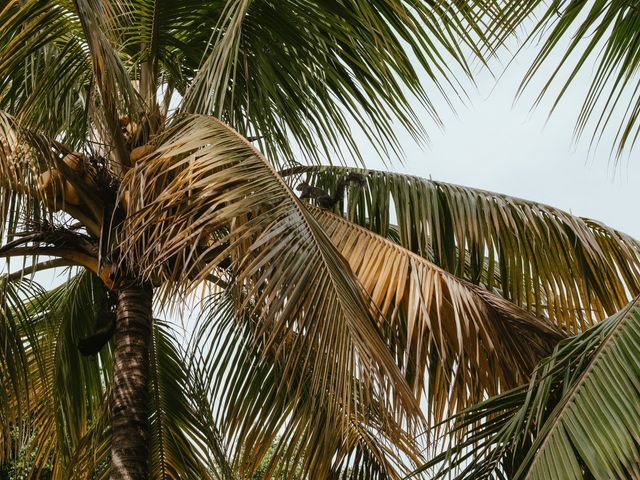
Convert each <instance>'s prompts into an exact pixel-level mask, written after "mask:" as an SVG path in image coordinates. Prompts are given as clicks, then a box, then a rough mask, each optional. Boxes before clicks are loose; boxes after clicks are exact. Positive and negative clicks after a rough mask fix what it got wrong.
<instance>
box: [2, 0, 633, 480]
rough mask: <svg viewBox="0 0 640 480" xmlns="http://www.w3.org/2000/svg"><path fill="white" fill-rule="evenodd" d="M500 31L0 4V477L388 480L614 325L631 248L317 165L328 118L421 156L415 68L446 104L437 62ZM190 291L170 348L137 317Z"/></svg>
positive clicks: (463, 24) (191, 4)
mask: <svg viewBox="0 0 640 480" xmlns="http://www.w3.org/2000/svg"><path fill="white" fill-rule="evenodd" d="M503 15H504V12H502V11H501V10H499V9H498V6H497V4H494V3H493V2H487V1H475V2H473V1H469V2H453V3H452V4H446V5H445V4H440V3H434V4H430V3H424V4H423V3H417V2H411V1H401V0H383V1H373V2H372V1H367V2H362V1H356V0H353V1H348V2H338V1H317V2H298V1H283V2H279V3H278V4H277V5H276V4H274V3H273V2H267V1H260V0H253V1H248V0H235V1H224V2H221V1H213V2H208V3H207V2H201V1H197V2H196V1H186V2H179V3H173V2H161V1H155V2H154V1H148V2H147V1H137V0H136V1H129V2H119V1H113V2H102V1H96V0H76V1H75V2H60V1H45V2H41V1H35V0H33V1H8V2H4V3H3V4H2V8H1V10H0V24H1V25H3V29H2V30H1V31H0V52H1V55H0V59H1V60H0V138H1V139H2V150H1V152H0V160H1V161H0V169H1V172H0V173H1V175H2V198H1V200H0V211H1V213H2V235H3V240H4V246H3V247H1V248H0V252H2V255H3V256H5V257H28V258H30V259H31V260H30V263H29V265H28V266H26V267H25V268H24V269H23V270H22V271H20V272H17V273H13V274H11V275H8V276H7V277H6V278H5V279H4V280H3V284H2V292H1V293H2V301H3V316H2V325H1V329H2V330H1V335H2V338H3V345H4V346H3V350H2V353H1V355H2V356H1V357H0V360H1V362H0V372H1V376H0V394H1V395H2V398H3V402H2V404H1V406H0V417H1V419H2V422H3V425H2V435H1V437H0V460H3V461H4V460H6V459H11V458H14V457H15V456H17V455H18V454H22V455H25V452H26V456H27V457H28V458H29V460H28V461H25V465H26V466H27V467H28V468H31V469H32V470H33V471H35V472H37V471H40V470H42V469H44V468H47V469H49V470H50V471H51V472H52V473H53V476H54V477H55V478H71V477H75V478H106V477H108V476H110V478H147V476H152V477H154V478H156V477H157V478H210V477H213V478H217V477H221V478H235V477H236V476H242V475H247V474H251V473H252V472H254V471H255V470H256V469H258V467H259V466H260V461H261V459H262V457H263V456H264V455H265V454H266V453H267V451H268V450H269V448H270V447H272V445H273V444H274V442H275V448H276V452H277V454H276V455H275V456H274V461H273V462H271V463H270V464H269V465H268V470H271V471H273V472H280V473H282V474H283V475H285V476H288V477H292V476H295V475H301V474H302V475H306V476H308V477H309V478H329V477H332V476H339V475H344V476H351V477H352V478H399V477H400V476H402V475H403V474H404V473H407V471H408V470H407V469H408V468H410V467H411V465H415V464H418V463H420V462H421V461H422V460H423V457H422V455H421V452H420V445H419V440H416V438H417V436H418V434H419V433H420V432H423V431H424V430H425V429H426V428H428V427H430V426H432V425H437V424H439V422H440V421H442V420H444V419H445V418H447V416H448V414H450V413H454V412H457V411H459V410H460V409H462V408H465V407H468V406H470V405H472V404H474V403H475V402H477V401H480V400H482V399H483V398H485V397H486V396H487V395H494V394H497V393H499V392H501V391H504V390H505V389H506V388H511V387H518V386H519V385H521V384H522V383H523V382H524V381H526V380H529V378H530V375H531V372H532V370H533V368H534V367H535V365H536V364H537V362H538V361H539V360H540V359H541V358H542V357H544V356H545V355H547V354H549V353H550V352H551V351H552V350H553V348H554V346H555V345H556V343H557V342H558V341H559V340H561V339H563V338H564V337H566V336H568V335H571V334H575V333H578V332H580V331H582V330H584V329H586V328H587V327H589V326H591V325H592V324H593V323H595V322H596V321H598V320H602V319H604V318H605V317H607V316H608V315H611V314H613V313H615V312H616V311H618V310H619V309H620V308H622V307H623V306H624V305H625V304H626V302H627V301H628V300H629V296H630V295H635V294H637V293H638V292H639V291H640V279H639V278H638V276H639V272H640V270H639V267H640V265H639V255H638V253H639V251H640V250H639V246H638V244H637V242H635V241H634V240H633V239H630V238H628V237H626V236H625V235H623V234H621V233H619V232H616V231H614V230H612V229H609V228H607V227H605V226H603V225H600V224H598V223H596V222H593V221H589V220H583V219H578V218H575V217H572V216H570V215H568V214H566V213H564V212H561V211H558V210H556V209H553V208H551V207H547V206H543V205H536V204H533V203H531V202H526V201H522V200H519V199H513V198H510V197H506V196H501V195H497V194H493V193H491V192H483V191H478V190H472V189H467V188H463V187H457V186H452V185H446V184H441V183H437V182H428V181H425V180H422V179H417V178H413V177H406V176H400V175H395V174H388V173H385V172H372V171H368V170H354V169H347V168H346V167H321V166H318V165H317V160H319V159H320V158H321V157H322V156H324V155H339V154H340V152H341V151H344V149H346V150H347V151H350V152H351V153H353V154H355V155H356V156H357V155H358V148H357V145H356V144H355V142H354V141H353V140H352V137H351V134H350V125H351V124H353V123H355V124H356V125H358V126H359V128H361V129H362V130H363V131H364V132H365V134H366V135H367V136H368V138H369V139H370V140H371V141H372V142H373V143H374V144H375V145H376V146H377V147H378V148H379V150H380V151H381V152H382V153H389V152H394V151H396V150H397V148H398V146H397V142H396V141H395V136H394V130H393V127H394V125H395V124H396V123H400V124H401V125H403V126H404V127H405V128H406V129H408V130H409V131H410V132H411V133H412V134H413V135H415V136H416V137H420V136H421V135H422V134H423V133H424V132H423V131H422V129H421V127H420V122H419V121H418V119H417V118H416V116H415V115H414V113H413V111H412V109H411V106H410V101H409V96H410V95H412V96H415V97H417V98H418V99H419V100H420V101H422V102H423V104H425V105H426V106H427V107H428V108H430V106H431V104H430V99H429V96H428V95H427V93H426V92H425V90H424V88H423V86H422V85H421V83H420V82H419V79H418V73H417V72H416V70H415V68H414V65H415V63H416V61H417V64H418V65H420V66H421V67H422V68H423V69H424V70H425V71H426V73H427V75H428V76H429V78H430V79H431V81H432V82H433V84H434V86H435V87H437V88H442V87H443V84H448V86H450V87H453V88H454V90H455V89H456V88H457V84H456V82H455V81H454V80H452V78H451V75H449V74H448V72H449V68H448V66H447V65H448V62H451V61H454V62H457V64H458V65H460V66H461V68H462V69H463V71H466V72H468V67H467V64H466V60H465V57H464V56H463V54H462V48H465V49H467V50H468V51H469V52H471V53H473V54H474V55H476V56H477V57H479V58H482V55H483V53H485V52H487V51H491V48H492V46H493V45H494V44H495V42H498V41H499V39H500V34H501V32H503V31H504V32H507V33H508V31H509V29H508V28H506V27H505V28H503V29H502V28H501V29H492V28H489V29H486V28H485V22H487V21H490V19H492V18H505V17H503ZM504 25H508V26H511V24H508V23H507V22H505V23H504ZM486 32H490V33H486ZM461 43H462V44H463V47H461ZM465 44H466V46H465ZM408 50H410V51H411V52H412V56H413V57H415V58H410V57H409V55H408V53H407V51H408ZM176 99H177V100H176ZM432 113H433V115H434V116H436V115H437V114H436V112H434V111H432ZM298 149H301V150H302V151H303V152H304V153H303V155H304V157H305V159H306V160H307V161H308V163H309V165H301V164H298V163H297V162H296V158H295V156H294V152H295V151H296V150H298ZM348 173H352V174H357V175H360V176H361V178H362V184H361V185H357V186H354V187H351V188H350V189H349V192H348V195H347V201H346V202H343V203H340V204H339V206H338V208H336V209H335V211H334V212H328V211H324V210H320V209H318V208H315V207H312V206H309V205H308V204H305V203H301V201H300V200H299V199H298V198H297V196H296V195H295V194H294V192H293V190H292V189H291V186H294V184H295V183H296V182H297V181H298V180H299V179H300V178H301V177H300V176H301V175H305V176H306V177H305V178H306V180H307V181H308V182H310V183H312V184H314V185H317V186H319V187H322V188H325V189H327V190H331V191H333V190H334V189H335V184H336V182H337V180H338V179H340V178H343V177H344V175H346V174H348ZM392 208H394V209H395V210H393V211H392ZM336 213H340V214H341V215H336ZM345 217H346V218H345ZM394 221H395V222H396V225H394V224H393V222H394ZM39 257H51V258H50V259H40V258H39ZM61 266H71V267H74V268H73V270H72V272H73V275H72V276H70V278H69V280H68V281H66V282H65V283H64V284H63V285H61V286H59V287H57V288H55V289H52V290H48V291H47V290H45V289H42V288H41V287H39V286H38V285H37V284H36V283H35V282H34V281H32V280H28V279H27V278H28V274H30V273H33V272H38V271H42V270H45V269H49V268H53V267H61ZM76 267H77V268H76ZM199 287H204V288H205V290H204V291H205V293H206V297H207V301H206V302H204V309H203V313H202V316H201V318H200V322H198V325H197V327H196V329H195V332H194V336H193V339H192V342H191V343H190V344H189V345H188V346H187V347H184V348H180V347H179V346H178V345H179V339H178V338H177V337H178V334H177V333H176V332H175V331H174V330H172V328H171V325H170V324H168V323H165V322H163V321H161V320H158V319H154V318H153V311H154V310H155V311H156V312H160V311H167V310H170V309H172V308H173V307H179V306H180V305H181V304H182V302H184V301H185V298H187V297H188V296H189V295H190V294H192V293H193V292H195V291H197V289H198V288H199ZM154 303H155V306H156V308H155V309H152V305H153V304H154ZM94 318H97V319H98V331H96V332H94V333H93V334H91V332H92V330H93V328H94V327H93V325H92V324H93V319H94ZM100 322H102V323H100ZM110 322H111V323H110ZM113 329H115V340H114V342H113V346H111V345H109V346H108V347H105V348H101V347H102V346H103V344H104V342H106V341H108V340H109V337H110V335H111V330H113ZM81 338H84V340H82V341H81V343H82V342H85V343H84V344H83V345H85V347H86V348H85V347H83V348H84V349H85V350H86V351H85V353H87V351H88V352H89V353H95V352H96V351H98V353H97V356H96V359H95V360H90V359H86V358H84V357H83V356H82V355H81V354H80V352H79V351H78V349H77V348H76V344H77V343H78V341H79V339H81ZM88 339H90V340H88ZM93 343H96V345H93ZM92 345H93V347H92ZM421 400H423V401H424V402H425V403H426V404H427V405H428V410H427V411H426V413H425V412H424V411H423V410H422V409H421V408H420V401H421ZM418 439H419V437H418ZM279 458H280V459H282V458H284V459H286V461H277V460H278V459H279Z"/></svg>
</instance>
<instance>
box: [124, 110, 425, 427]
mask: <svg viewBox="0 0 640 480" xmlns="http://www.w3.org/2000/svg"><path fill="white" fill-rule="evenodd" d="M121 191H122V192H123V193H122V196H123V198H125V195H126V196H128V198H129V200H128V202H129V213H128V216H127V219H126V220H125V222H124V223H123V225H122V227H121V229H120V232H119V234H118V238H119V248H120V250H121V252H122V262H123V263H122V264H123V265H126V266H128V267H129V268H136V271H135V274H136V275H138V276H142V277H143V278H148V279H150V280H152V281H154V282H155V283H156V284H161V283H164V282H169V285H172V286H175V285H176V282H177V281H184V280H190V281H191V282H193V281H197V280H204V279H206V278H207V276H208V275H209V274H210V273H211V272H212V271H214V270H215V269H216V268H217V267H219V266H220V265H223V264H225V262H228V263H227V267H228V268H229V269H230V271H232V272H233V276H232V277H231V278H230V281H232V282H233V284H234V285H235V286H236V288H238V292H239V293H238V296H237V298H238V303H237V304H236V308H237V311H238V313H239V314H241V313H242V312H247V311H248V312H252V313H254V314H256V315H257V316H258V317H259V318H260V322H259V323H257V324H256V325H254V328H255V331H254V335H255V338H264V341H265V342H266V345H267V347H266V348H267V351H269V352H271V353H272V354H273V355H274V356H275V357H276V358H282V357H283V356H284V355H285V354H286V355H287V358H288V361H287V362H285V363H284V364H283V371H282V373H281V375H282V379H283V380H282V382H283V385H281V388H282V387H284V384H287V388H292V389H294V391H296V392H298V393H299V394H300V395H302V392H301V391H300V389H301V388H302V386H301V385H295V384H293V383H292V382H293V378H295V375H297V373H296V371H297V368H298V365H300V364H306V365H307V368H308V371H309V372H310V375H311V381H310V384H309V391H306V392H304V393H305V394H308V395H311V396H313V397H314V398H315V400H314V401H315V402H317V404H321V403H323V402H326V405H327V408H328V409H329V410H339V411H342V410H344V414H343V415H338V414H337V412H331V415H330V417H331V418H348V417H349V415H350V414H352V413H353V414H355V412H358V413H362V412H363V411H364V412H366V411H367V407H366V406H367V405H370V404H371V405H373V403H374V401H375V402H381V403H383V404H385V405H388V406H389V409H390V410H389V412H390V413H388V415H389V416H390V417H395V416H398V417H399V418H403V419H404V421H406V422H407V425H408V427H409V428H412V427H414V426H415V422H416V421H418V420H419V419H420V413H419V409H418V406H417V403H416V401H415V398H414V396H413V394H412V392H411V390H410V388H409V387H408V385H407V384H406V381H405V380H404V378H403V377H402V375H401V374H400V372H399V370H398V367H397V366H396V364H395V362H394V361H393V358H392V357H391V355H390V354H389V351H388V349H387V346H386V344H385V341H384V340H383V338H382V337H381V331H380V330H379V323H378V320H377V316H378V313H377V310H376V308H375V306H374V305H372V304H371V302H370V299H368V298H367V297H366V295H364V292H363V290H362V286H361V285H360V284H359V283H358V281H357V279H356V278H355V277H354V276H353V274H352V273H351V271H350V270H349V267H348V265H347V264H346V262H345V261H344V259H343V258H342V256H341V255H340V254H339V253H338V252H337V251H336V249H335V247H334V246H333V244H332V243H331V240H330V239H329V238H328V237H327V236H326V234H325V232H324V231H323V229H322V226H321V225H319V224H318V222H317V221H316V220H315V219H314V217H313V216H312V215H311V213H310V212H308V211H307V210H306V209H305V208H304V206H303V205H302V204H300V202H299V200H298V199H297V197H296V196H295V195H294V194H293V192H291V190H290V189H288V188H287V186H286V184H285V183H284V181H282V179H281V178H280V177H279V176H278V175H277V173H276V172H275V171H274V170H273V169H272V168H271V167H270V166H269V164H268V163H267V161H266V160H265V159H264V157H262V155H261V154H260V153H259V152H258V151H257V150H256V149H254V148H253V147H252V146H251V145H250V144H249V143H248V142H246V141H245V140H244V139H243V138H242V137H241V136H239V135H238V134H237V133H236V132H234V131H233V130H232V129H230V128H229V127H228V126H226V125H225V124H223V123H222V122H220V121H219V120H217V119H215V118H213V117H202V116H187V117H185V118H184V120H183V121H182V122H180V123H178V124H177V125H176V126H175V127H174V128H173V129H171V130H170V131H168V132H167V133H166V136H165V137H164V139H163V140H162V141H161V142H160V143H159V145H158V146H157V148H156V150H155V151H154V152H153V153H152V154H150V155H149V156H148V157H146V158H144V159H142V160H141V161H140V162H139V163H138V164H137V165H136V167H135V168H134V169H132V170H131V171H130V172H129V173H128V174H127V175H126V177H125V178H124V181H123V183H122V185H121ZM125 192H126V193H125ZM171 293H172V291H171V290H167V291H166V292H165V294H166V295H169V294H171ZM290 340H291V342H292V343H289V341H290ZM283 342H284V343H283ZM285 345H286V350H287V352H285V349H284V347H285ZM288 355H291V356H290V357H289V356H288ZM354 379H358V381H357V382H355V381H354ZM363 406H364V407H363ZM389 421H391V418H390V419H389Z"/></svg>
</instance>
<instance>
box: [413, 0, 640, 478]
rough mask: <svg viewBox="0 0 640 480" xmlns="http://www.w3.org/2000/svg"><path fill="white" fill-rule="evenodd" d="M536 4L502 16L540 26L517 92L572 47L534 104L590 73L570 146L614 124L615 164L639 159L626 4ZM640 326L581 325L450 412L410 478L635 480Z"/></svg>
mask: <svg viewBox="0 0 640 480" xmlns="http://www.w3.org/2000/svg"><path fill="white" fill-rule="evenodd" d="M540 4H541V2H537V1H531V2H513V3H512V4H511V5H508V6H507V7H506V8H505V9H504V10H503V17H502V20H504V21H505V22H504V23H503V24H505V25H506V24H508V25H510V26H511V27H514V28H515V27H516V26H517V25H519V24H520V23H521V22H523V21H524V20H525V19H527V17H528V16H530V15H531V14H532V13H534V12H535V13H537V14H538V20H536V21H535V22H534V24H533V30H532V32H531V33H530V34H529V40H531V39H533V38H537V36H540V37H541V47H540V50H539V53H538V56H537V57H536V59H535V61H534V63H533V65H532V66H531V67H530V69H529V71H528V73H527V75H526V77H525V79H524V81H523V83H522V86H521V89H524V88H526V87H527V86H528V84H529V83H530V81H531V80H532V79H533V78H534V77H535V75H536V74H537V72H538V71H539V70H540V69H541V67H543V66H544V65H547V64H548V63H549V61H550V60H549V58H550V55H551V54H552V53H553V52H554V51H555V50H557V49H558V48H559V47H560V46H562V45H563V42H564V41H565V39H566V38H568V37H569V36H570V35H571V36H570V40H569V48H568V49H565V53H564V54H563V56H562V57H561V60H560V62H559V64H558V65H557V67H556V69H555V70H554V73H553V75H551V77H550V79H549V80H548V81H547V82H546V84H545V86H544V88H543V90H542V91H541V92H540V95H539V97H538V101H539V100H541V99H542V97H543V96H545V95H547V94H548V92H549V91H551V89H552V88H553V87H554V86H556V84H557V83H558V79H559V78H561V77H562V76H563V75H565V72H568V74H566V80H565V81H564V82H562V83H561V88H560V90H559V94H558V96H557V98H556V100H555V103H554V108H555V106H556V105H557V104H558V103H559V102H560V101H561V99H562V96H563V95H564V93H565V92H566V91H567V90H568V89H569V88H570V86H571V83H572V81H573V80H574V79H575V78H576V76H577V75H578V74H579V73H580V72H581V70H582V69H584V67H585V66H586V65H590V62H591V61H595V68H594V70H593V72H594V74H593V82H592V83H591V87H590V89H589V92H588V94H587V97H586V99H585V102H584V104H583V106H582V108H581V110H580V112H579V115H578V121H577V125H576V134H577V135H580V134H582V133H583V132H584V131H585V130H586V129H587V128H589V127H590V128H592V129H593V136H592V143H598V142H599V141H600V140H601V138H602V135H603V133H604V132H605V131H606V129H607V128H609V126H610V124H611V123H612V121H613V120H614V119H615V118H616V117H618V118H620V120H619V122H620V123H619V124H618V126H617V127H616V131H615V132H616V133H615V138H614V145H613V146H612V153H613V154H615V155H616V157H619V156H621V155H622V154H623V153H624V151H625V150H631V149H632V148H633V147H634V145H635V143H636V140H637V137H638V131H639V126H638V115H637V111H638V107H639V105H640V99H639V97H638V91H639V90H638V86H639V85H640V83H638V79H637V76H636V75H635V70H636V65H637V60H638V58H639V57H638V55H639V53H640V50H639V47H638V45H639V43H638V35H640V33H639V32H640V31H639V30H638V28H637V21H638V8H637V6H636V5H634V4H632V3H630V2H622V1H610V2H578V1H575V2H552V4H551V5H547V6H544V7H543V6H541V5H540ZM503 33H504V32H503ZM563 48H564V47H563ZM576 59H577V60H576ZM574 62H575V63H574ZM563 69H564V70H563ZM620 113H622V115H620ZM639 318H640V317H639V313H638V298H637V297H636V298H634V299H633V300H632V301H631V302H630V303H629V304H628V305H626V306H625V307H624V309H621V310H620V311H618V312H615V314H614V313H612V314H611V316H610V317H609V318H607V319H606V320H605V321H602V322H601V323H598V324H597V325H595V326H593V327H592V328H585V327H586V325H585V326H583V327H582V328H580V329H578V330H576V331H575V332H574V333H577V335H576V336H574V337H572V338H569V339H566V340H564V341H562V342H561V343H560V344H559V345H558V346H557V347H556V348H555V349H554V352H553V354H552V355H550V356H549V357H548V358H546V359H544V360H543V361H542V362H541V363H540V364H539V365H538V366H537V367H536V369H535V371H534V373H533V375H532V378H531V379H530V381H529V382H528V384H525V385H522V386H520V387H518V388H515V389H513V390H509V391H506V392H503V393H502V394H500V395H497V396H495V397H491V398H488V399H486V400H485V401H483V402H481V403H478V404H476V405H474V406H471V407H468V408H467V409H465V410H463V411H461V412H457V415H456V416H454V417H452V418H451V419H450V420H451V421H452V422H454V423H455V424H456V428H455V431H454V432H453V436H452V437H451V439H450V443H449V444H448V445H447V446H446V447H445V448H443V449H442V450H443V451H442V452H441V453H440V455H436V456H434V457H433V458H432V459H431V460H430V461H429V462H427V463H426V464H425V465H424V466H423V467H422V468H421V469H419V470H417V471H416V473H417V472H420V471H429V472H430V476H431V477H433V478H459V479H463V478H470V479H471V478H473V479H481V478H510V479H511V478H512V479H519V478H531V479H538V478H540V479H542V478H567V479H569V478H571V479H574V478H575V479H582V478H603V479H604V478H619V479H627V478H640V470H639V469H638V465H640V449H639V448H638V440H637V439H638V436H639V434H640V431H639V430H638V425H640V422H639V419H640V411H639V410H638V405H640V336H639V332H640V324H639Z"/></svg>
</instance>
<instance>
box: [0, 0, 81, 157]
mask: <svg viewBox="0 0 640 480" xmlns="http://www.w3.org/2000/svg"><path fill="white" fill-rule="evenodd" d="M0 23H1V24H2V25H4V26H5V28H3V29H2V32H1V35H0V58H2V59H3V61H2V62H0V79H1V80H0V110H3V111H6V112H9V113H11V114H12V115H13V116H15V117H16V118H18V119H19V122H20V124H21V125H22V126H23V127H24V128H29V129H32V130H37V131H39V132H40V133H42V134H44V135H45V136H47V137H48V138H58V139H59V140H62V141H63V142H65V143H67V144H69V145H73V146H75V147H78V146H79V145H80V144H81V143H84V142H85V141H86V135H87V133H88V132H89V127H88V120H89V119H88V116H87V115H86V114H85V109H86V106H87V104H88V103H90V102H91V99H90V97H91V95H92V92H91V91H90V90H91V77H92V75H91V62H90V58H89V57H88V55H87V51H86V44H84V43H83V42H82V40H81V29H80V25H79V24H78V22H77V21H76V19H75V17H74V15H73V14H72V12H71V11H70V10H69V7H68V5H66V4H62V3H57V2H49V1H47V2H36V1H27V2H5V4H4V8H3V9H1V10H0Z"/></svg>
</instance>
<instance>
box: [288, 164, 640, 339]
mask: <svg viewBox="0 0 640 480" xmlns="http://www.w3.org/2000/svg"><path fill="white" fill-rule="evenodd" d="M283 173H284V174H285V176H287V177H288V178H289V182H290V183H291V184H292V185H293V184H296V183H297V182H298V181H299V179H302V178H304V179H305V180H306V181H308V182H309V183H311V184H313V185H316V186H318V187H321V188H323V189H325V190H327V191H330V192H333V191H335V188H336V183H337V181H338V179H340V178H341V177H343V176H344V175H346V174H348V173H355V174H359V175H361V176H362V178H363V184H362V185H361V186H358V185H355V186H354V185H352V186H351V187H350V188H349V190H348V195H347V201H346V202H345V203H344V204H341V205H340V207H339V208H338V210H339V211H340V213H341V214H343V215H345V217H346V218H347V219H349V220H351V221H353V222H355V223H358V224H360V225H363V226H365V227H366V228H368V229H370V230H372V231H374V232H376V233H378V234H380V235H382V236H385V237H389V238H393V239H394V241H396V242H398V243H399V244H400V245H402V246H403V247H405V248H407V249H409V250H411V251H413V252H416V253H418V254H419V255H421V256H423V257H425V258H427V259H429V260H430V261H432V262H433V263H435V264H437V265H439V266H440V267H442V268H444V269H445V270H447V271H449V272H451V273H453V274H455V275H457V276H459V277H462V278H466V279H467V280H469V281H471V282H473V283H477V284H481V285H484V286H485V287H486V288H487V289H488V290H490V291H496V292H497V293H499V294H500V295H502V296H503V297H504V298H506V299H508V300H509V301H511V302H513V303H515V304H516V305H519V306H521V307H522V308H525V309H526V310H528V311H529V312H531V313H532V314H534V315H535V316H537V317H547V318H549V319H550V320H551V321H552V322H554V323H556V324H557V325H558V326H559V327H560V328H562V329H563V330H564V331H565V332H567V333H568V334H576V333H579V332H581V331H584V330H586V329H587V328H589V327H590V326H591V325H593V324H594V323H595V322H597V321H600V320H603V319H604V318H606V317H607V316H608V315H613V314H614V313H615V312H617V311H619V310H620V309H621V308H623V307H624V305H626V304H627V303H628V302H629V300H630V298H631V297H632V296H634V295H638V294H640V244H639V243H638V242H637V241H636V240H634V239H632V238H630V237H629V236H628V235H625V234H624V233H621V232H618V231H616V230H614V229H612V228H609V227H607V226H606V225H603V224H602V223H600V222H596V221H594V220H590V219H586V218H580V217H576V216H573V215H570V214H568V213H566V212H564V211H562V210H560V209H557V208H554V207H550V206H548V205H543V204H539V203H535V202H531V201H527V200H522V199H519V198H514V197H510V196H508V195H502V194H498V193H494V192H487V191H484V190H479V189H474V188H468V187H462V186H459V185H452V184H448V183H444V182H437V181H432V180H426V179H423V178H419V177H415V176H409V175H403V174H398V173H390V172H381V171H371V170H362V169H353V168H346V167H299V168H296V169H292V170H288V171H286V172H283ZM303 175H304V177H303Z"/></svg>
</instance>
